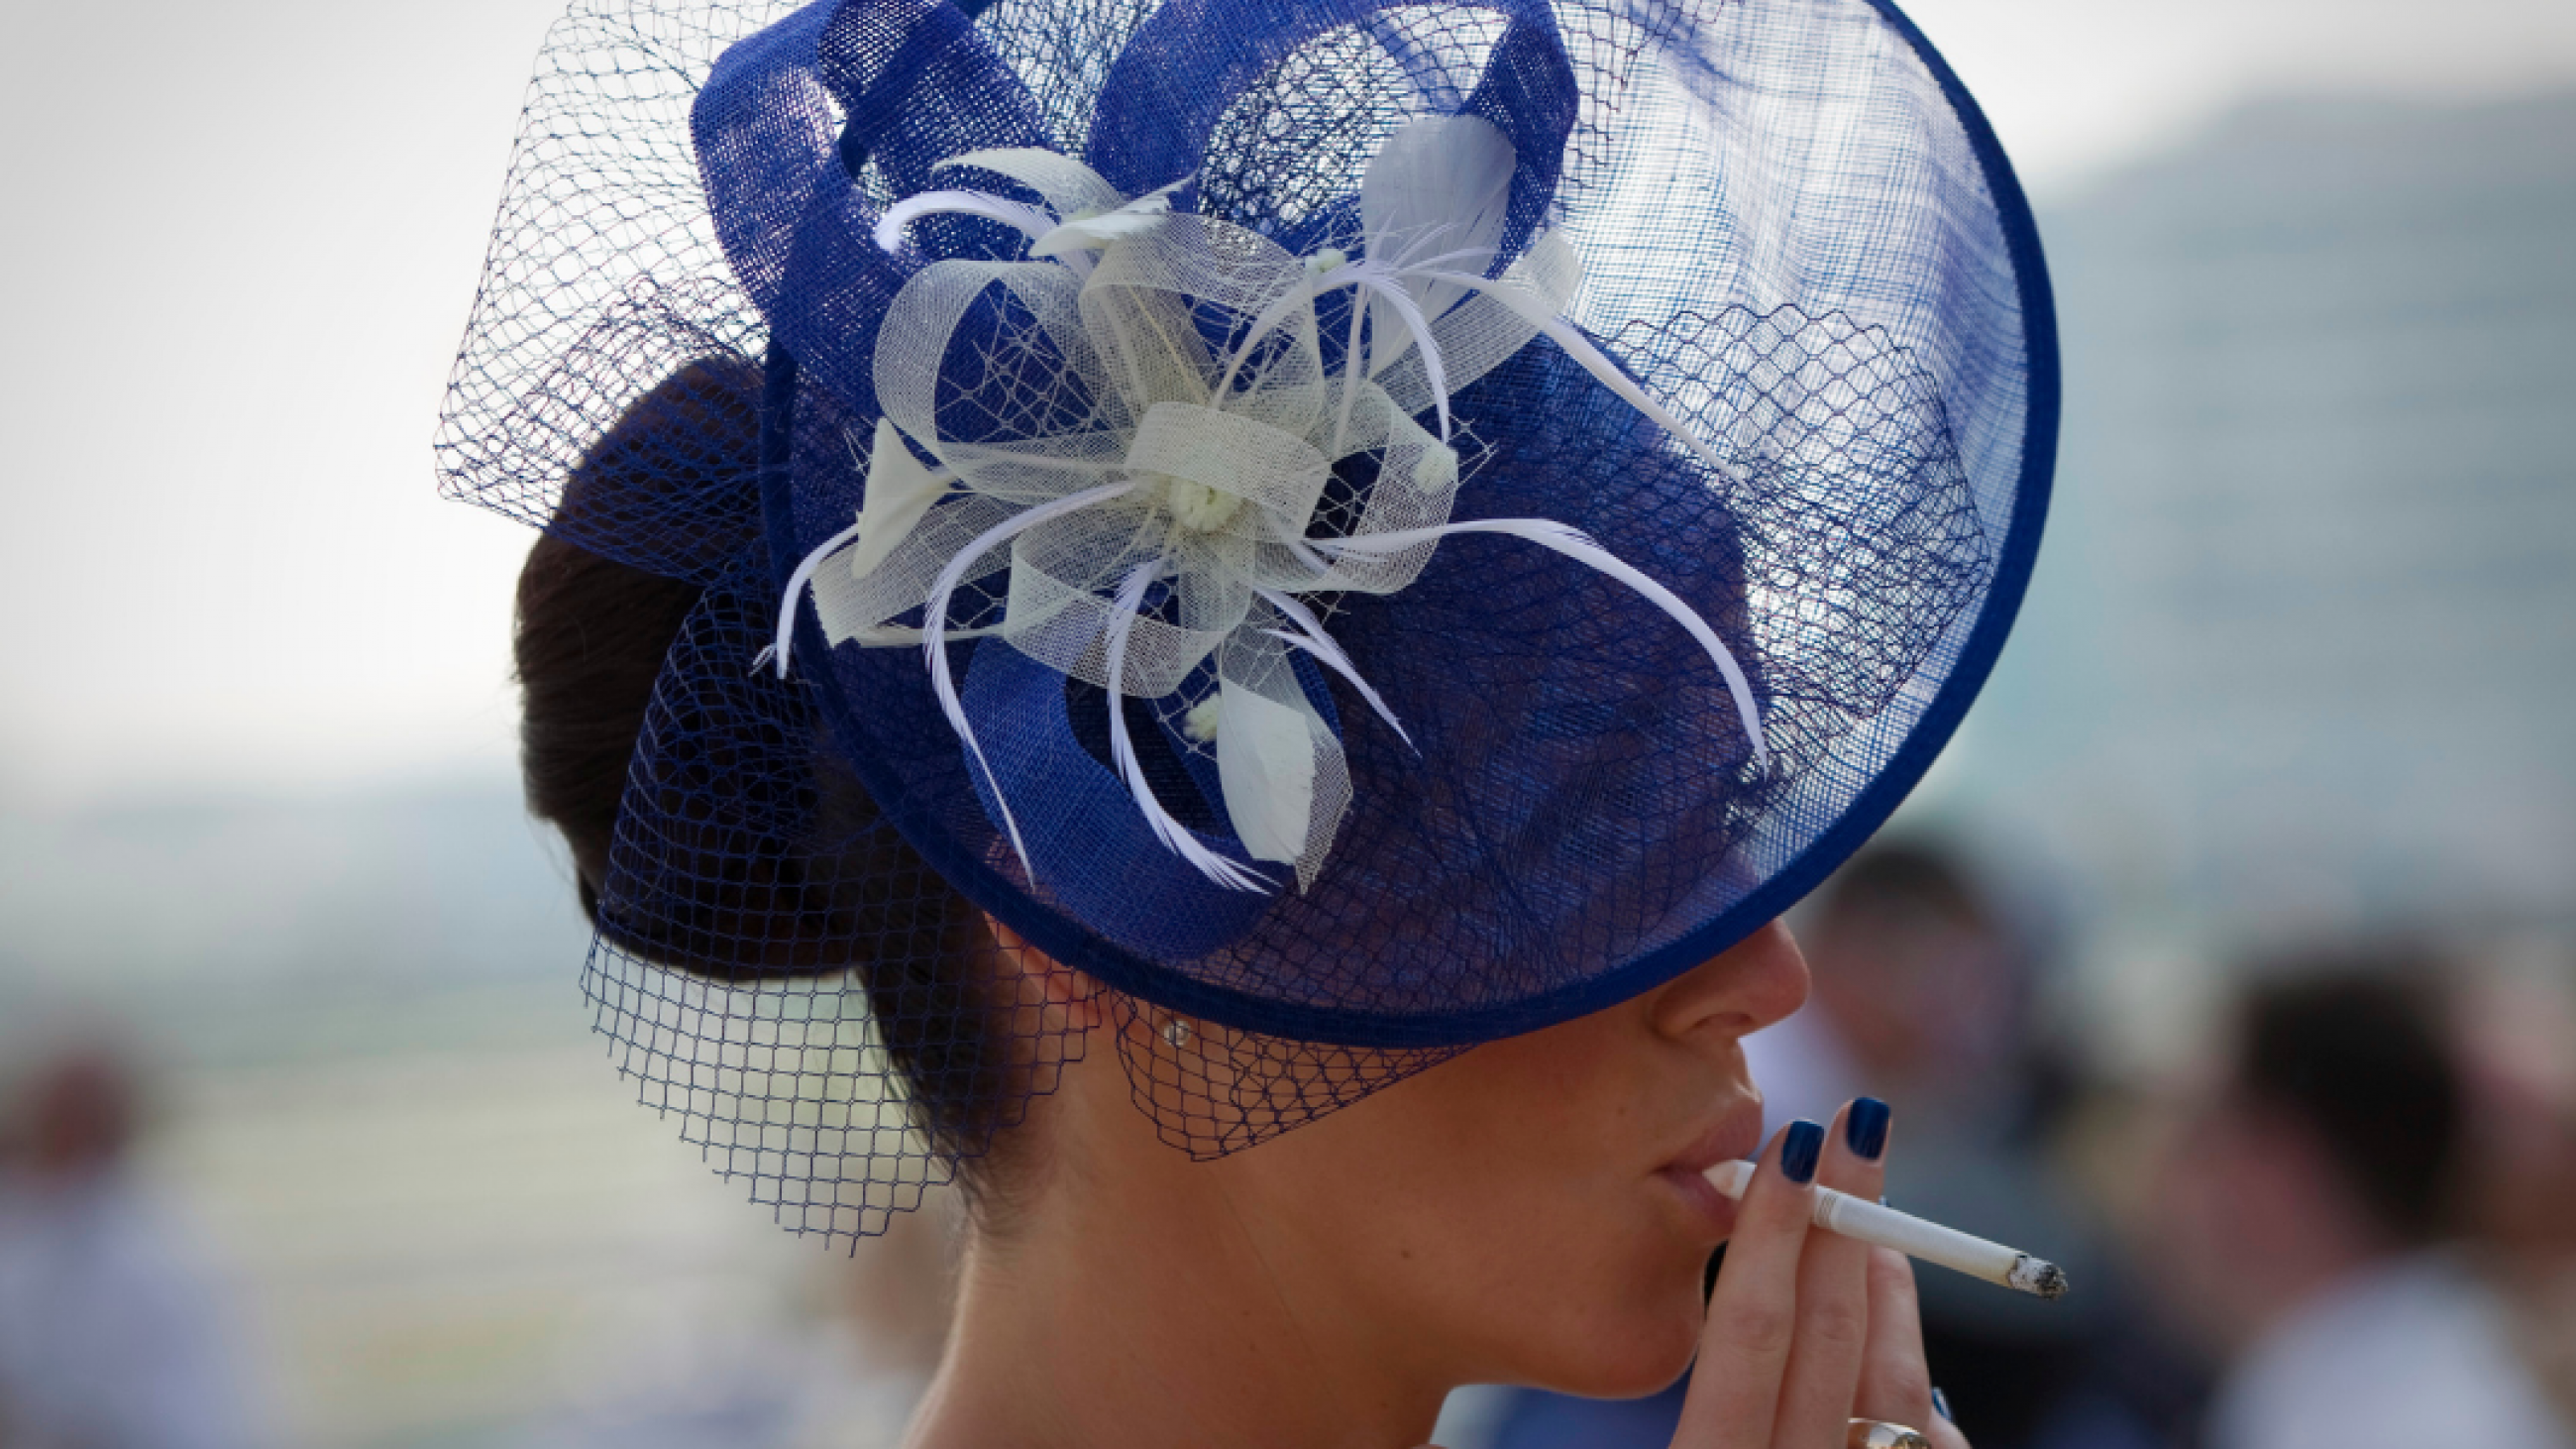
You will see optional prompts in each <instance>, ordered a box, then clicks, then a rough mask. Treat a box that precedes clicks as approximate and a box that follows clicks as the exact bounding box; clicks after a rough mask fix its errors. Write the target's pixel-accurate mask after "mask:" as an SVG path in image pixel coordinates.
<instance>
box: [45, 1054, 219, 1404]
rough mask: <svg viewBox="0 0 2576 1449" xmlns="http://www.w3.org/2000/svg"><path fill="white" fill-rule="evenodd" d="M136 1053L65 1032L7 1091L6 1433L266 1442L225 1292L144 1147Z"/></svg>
mask: <svg viewBox="0 0 2576 1449" xmlns="http://www.w3.org/2000/svg"><path fill="white" fill-rule="evenodd" d="M141 1097H142V1093H141V1090H140V1087H139V1084H138V1083H137V1081H136V1079H135V1076H134V1074H133V1071H132V1069H131V1068H130V1067H129V1066H128V1064H127V1058H126V1057H125V1055H124V1054H123V1053H121V1052H119V1051H117V1050H115V1049H114V1048H113V1047H110V1046H108V1045H106V1044H104V1043H101V1042H97V1041H73V1042H69V1043H59V1042H58V1043H57V1044H55V1045H53V1046H51V1047H50V1048H49V1049H46V1050H42V1051H40V1052H38V1053H35V1054H34V1060H33V1063H32V1065H30V1066H29V1067H28V1068H27V1069H26V1070H25V1071H24V1072H23V1073H22V1074H21V1075H20V1077H19V1079H18V1080H17V1081H16V1082H15V1084H14V1086H13V1088H12V1090H10V1091H9V1092H8V1093H7V1095H6V1096H5V1097H0V1445H6V1446H8V1449H247V1446H251V1445H254V1444H256V1443H258V1442H259V1437H258V1435H257V1434H256V1433H255V1432H254V1430H253V1426H252V1423H251V1417H250V1412H249V1404H248V1401H247V1399H246V1397H245V1395H244V1392H243V1385H242V1383H241V1379H240V1374H239V1371H238V1368H237V1365H236V1363H235V1359H234V1355H233V1352H232V1345H231V1343H230V1342H229V1341H228V1336H227V1330H228V1327H229V1325H230V1324H231V1323H232V1322H233V1321H234V1315H233V1314H232V1312H231V1311H230V1305H229V1304H228V1303H227V1301H226V1298H225V1295H224V1293H223V1292H222V1289H221V1287H220V1285H219V1284H218V1282H217V1281H216V1279H215V1277H214V1275H213V1274H212V1272H210V1271H209V1269H208V1266H207V1264H206V1262H205V1261H204V1259H203V1258H202V1256H201V1255H200V1253H199V1252H198V1250H197V1248H196V1246H195V1245H194V1244H193V1243H192V1242H191V1241H190V1239H189V1236H188V1234H187V1232H186V1230H185V1229H184V1228H183V1226H182V1225H181V1224H180V1222H179V1221H178V1220H177V1218H176V1216H175V1215H174V1214H173V1213H172V1211H171V1210H170V1208H169V1207H168V1206H167V1205H166V1204H164V1203H163V1202H161V1201H160V1200H159V1199H158V1197H157V1196H156V1195H155V1194H154V1193H153V1192H152V1191H151V1190H150V1188H149V1187H148V1186H146V1185H145V1184H144V1183H143V1182H142V1181H140V1180H139V1179H138V1176H137V1174H136V1173H135V1172H134V1170H133V1168H132V1165H131V1159H132V1155H133V1147H134V1143H135V1140H136V1137H137V1134H138V1130H139V1126H140V1120H141Z"/></svg>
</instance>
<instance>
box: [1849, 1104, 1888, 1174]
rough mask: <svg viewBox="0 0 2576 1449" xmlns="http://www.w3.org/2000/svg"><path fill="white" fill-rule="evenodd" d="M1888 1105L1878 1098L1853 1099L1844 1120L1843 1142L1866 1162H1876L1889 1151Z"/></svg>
mask: <svg viewBox="0 0 2576 1449" xmlns="http://www.w3.org/2000/svg"><path fill="white" fill-rule="evenodd" d="M1890 1115H1891V1114H1890V1113H1889V1112H1888V1110H1887V1104H1886V1103H1885V1102H1882V1101H1880V1100H1878V1099H1877V1098H1876V1097H1856V1098H1854V1099H1852V1104H1851V1111H1850V1112H1849V1113H1848V1114H1846V1115H1845V1116H1844V1118H1843V1142H1844V1144H1845V1145H1846V1146H1848V1147H1850V1148H1851V1150H1852V1151H1853V1152H1854V1153H1856V1154H1857V1155H1858V1156H1859V1157H1860V1158H1861V1160H1862V1161H1864V1162H1876V1161H1877V1160H1878V1155H1879V1154H1880V1153H1882V1152H1885V1151H1886V1150H1887V1119H1888V1117H1889V1116H1890Z"/></svg>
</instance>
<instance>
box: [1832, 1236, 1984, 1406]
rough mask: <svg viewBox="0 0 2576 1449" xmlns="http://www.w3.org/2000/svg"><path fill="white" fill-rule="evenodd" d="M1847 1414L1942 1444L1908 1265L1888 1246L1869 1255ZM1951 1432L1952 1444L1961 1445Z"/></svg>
mask: <svg viewBox="0 0 2576 1449" xmlns="http://www.w3.org/2000/svg"><path fill="white" fill-rule="evenodd" d="M1852 1412H1853V1413H1854V1414H1857V1415H1859V1416H1860V1417H1861V1418H1864V1419H1885V1420H1887V1421H1888V1422H1889V1423H1892V1424H1907V1425H1911V1426H1913V1427H1914V1428H1917V1429H1920V1430H1922V1431H1923V1434H1924V1437H1926V1438H1928V1439H1930V1440H1931V1441H1932V1442H1933V1443H1935V1444H1940V1443H1942V1442H1943V1439H1942V1436H1941V1435H1939V1434H1937V1433H1935V1432H1934V1426H1935V1425H1943V1426H1945V1427H1946V1425H1947V1421H1946V1420H1944V1419H1942V1417H1941V1415H1940V1414H1939V1413H1938V1412H1936V1411H1935V1410H1934V1409H1933V1407H1932V1374H1931V1371H1930V1370H1929V1369H1927V1368H1925V1367H1924V1364H1923V1315H1922V1310H1921V1309H1920V1308H1919V1307H1917V1306H1916V1303H1915V1297H1914V1265H1913V1264H1911V1263H1909V1262H1907V1261H1906V1260H1905V1255H1904V1254H1903V1253H1900V1252H1898V1251H1896V1250H1895V1249H1894V1248H1873V1249H1871V1250H1870V1256H1869V1348H1868V1351H1867V1352H1866V1353H1865V1354H1863V1356H1862V1359H1861V1371H1860V1395H1859V1397H1857V1398H1855V1399H1854V1400H1853V1401H1852ZM1957 1433H1958V1431H1957V1430H1955V1429H1952V1430H1951V1437H1952V1442H1953V1443H1954V1444H1964V1443H1965V1442H1967V1441H1965V1440H1964V1439H1959V1438H1957Z"/></svg>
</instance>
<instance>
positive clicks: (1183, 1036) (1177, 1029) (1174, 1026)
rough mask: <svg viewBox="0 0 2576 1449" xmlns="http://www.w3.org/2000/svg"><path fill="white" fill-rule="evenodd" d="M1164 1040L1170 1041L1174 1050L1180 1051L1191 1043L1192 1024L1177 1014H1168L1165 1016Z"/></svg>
mask: <svg viewBox="0 0 2576 1449" xmlns="http://www.w3.org/2000/svg"><path fill="white" fill-rule="evenodd" d="M1163 1040H1164V1041H1166V1042H1168V1043H1170V1044H1171V1047H1172V1049H1173V1050H1174V1051H1178V1050H1180V1049H1181V1048H1182V1047H1185V1046H1188V1045H1189V1044H1190V1024H1189V1023H1188V1022H1186V1021H1183V1020H1181V1019H1180V1018H1179V1017H1177V1016H1167V1017H1165V1018H1163Z"/></svg>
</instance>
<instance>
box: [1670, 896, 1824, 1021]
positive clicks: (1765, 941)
mask: <svg viewBox="0 0 2576 1449" xmlns="http://www.w3.org/2000/svg"><path fill="white" fill-rule="evenodd" d="M1806 999H1807V958H1806V957H1805V956H1803V955H1801V954H1799V951H1798V943H1797V941H1795V940H1794V939H1792V938H1791V937H1790V935H1789V928H1788V927H1787V926H1786V925H1784V924H1782V923H1781V922H1779V921H1776V920H1775V921H1772V922H1770V923H1769V924H1768V925H1765V926H1763V927H1762V928H1761V929H1760V930H1758V931H1755V932H1754V933H1753V934H1752V935H1750V936H1747V937H1745V938H1744V939H1743V940H1741V941H1738V942H1736V943H1735V944H1734V945H1732V946H1730V947H1728V948H1727V949H1726V950H1725V951H1723V952H1721V953H1719V954H1718V955H1716V956H1713V957H1710V958H1709V959H1708V960H1706V961H1703V962H1701V963H1700V964H1699V965H1697V966H1694V967H1692V968H1691V969H1690V970H1688V971H1685V972H1683V973H1682V974H1681V975H1680V976H1678V977H1675V978H1674V979H1673V980H1671V981H1669V982H1666V983H1665V985H1664V987H1663V989H1662V990H1661V991H1660V992H1658V993H1656V995H1655V997H1654V1023H1655V1029H1656V1030H1657V1031H1660V1032H1663V1033H1664V1034H1666V1035H1668V1036H1673V1037H1685V1036H1693V1035H1699V1034H1707V1035H1712V1036H1720V1037H1726V1038H1730V1039H1731V1038H1734V1037H1740V1036H1749V1035H1751V1034H1753V1033H1754V1032H1757V1031H1760V1030H1761V1029H1762V1028H1764V1027H1766V1026H1769V1025H1771V1024H1772V1023H1773V1022H1776V1021H1778V1020H1780V1019H1781V1018H1782V1017H1785V1016H1787V1015H1788V1014H1789V1013H1791V1012H1793V1011H1796V1010H1797V1009H1798V1008H1799V1006H1800V1005H1802V1004H1804V1003H1805V1001H1806Z"/></svg>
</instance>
